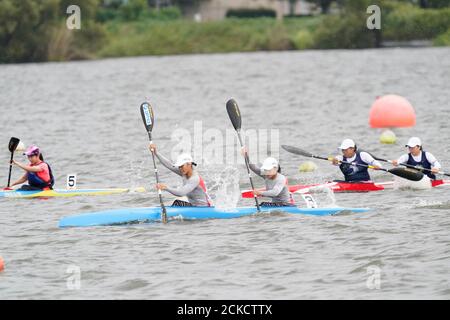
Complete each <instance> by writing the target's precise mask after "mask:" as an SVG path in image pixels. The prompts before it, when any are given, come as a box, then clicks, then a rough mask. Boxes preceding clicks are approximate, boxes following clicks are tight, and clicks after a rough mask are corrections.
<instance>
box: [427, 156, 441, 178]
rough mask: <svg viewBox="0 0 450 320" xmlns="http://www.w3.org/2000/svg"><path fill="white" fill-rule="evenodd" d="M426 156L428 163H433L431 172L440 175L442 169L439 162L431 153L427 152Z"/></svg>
mask: <svg viewBox="0 0 450 320" xmlns="http://www.w3.org/2000/svg"><path fill="white" fill-rule="evenodd" d="M425 156H426V157H427V160H428V162H429V163H431V172H433V173H438V172H439V170H440V169H441V164H440V163H439V161H437V159H436V157H435V156H433V155H432V154H431V153H429V152H427V153H426V154H425Z"/></svg>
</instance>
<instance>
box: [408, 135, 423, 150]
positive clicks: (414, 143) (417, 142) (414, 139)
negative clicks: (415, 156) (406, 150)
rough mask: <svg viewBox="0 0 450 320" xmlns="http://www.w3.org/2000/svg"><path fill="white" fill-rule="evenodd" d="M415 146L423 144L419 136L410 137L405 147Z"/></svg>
mask: <svg viewBox="0 0 450 320" xmlns="http://www.w3.org/2000/svg"><path fill="white" fill-rule="evenodd" d="M415 146H419V147H421V146H422V141H420V139H419V138H417V137H412V138H410V139H409V140H408V143H407V144H406V145H405V147H411V148H413V147H415Z"/></svg>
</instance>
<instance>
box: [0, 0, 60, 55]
mask: <svg viewBox="0 0 450 320" xmlns="http://www.w3.org/2000/svg"><path fill="white" fill-rule="evenodd" d="M57 12H58V0H43V1H39V2H37V1H32V0H21V1H14V0H0V21H1V22H0V63H2V62H25V61H42V60H44V59H45V56H46V49H45V43H47V42H48V28H49V26H51V25H52V24H54V23H55V20H56V16H57ZM42 44H44V45H42Z"/></svg>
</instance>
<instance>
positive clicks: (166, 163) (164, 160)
mask: <svg viewBox="0 0 450 320" xmlns="http://www.w3.org/2000/svg"><path fill="white" fill-rule="evenodd" d="M148 148H149V150H150V152H151V151H152V149H153V152H154V153H155V156H156V157H157V158H158V160H159V161H160V162H161V164H162V165H163V166H164V167H166V168H167V169H169V170H170V171H172V172H174V173H176V174H177V175H179V176H181V171H180V169H179V168H177V167H175V166H174V165H173V164H172V162H171V161H170V160H169V159H167V158H166V157H164V156H163V155H162V154H160V153H159V152H157V151H156V145H155V144H151V145H150V146H149V147H148Z"/></svg>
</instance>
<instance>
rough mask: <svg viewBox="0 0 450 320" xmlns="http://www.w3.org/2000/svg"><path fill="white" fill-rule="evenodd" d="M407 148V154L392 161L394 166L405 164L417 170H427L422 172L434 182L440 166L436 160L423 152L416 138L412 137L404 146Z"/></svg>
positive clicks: (420, 142)
mask: <svg viewBox="0 0 450 320" xmlns="http://www.w3.org/2000/svg"><path fill="white" fill-rule="evenodd" d="M405 147H407V148H408V150H409V153H407V154H404V155H402V156H401V157H400V158H398V159H397V160H394V161H392V164H393V165H394V166H398V165H399V164H402V163H403V164H407V165H410V166H415V167H418V168H423V169H428V170H430V171H428V170H423V173H424V174H426V175H427V176H428V177H429V178H430V179H433V180H436V175H435V174H436V173H438V172H439V170H440V169H441V164H440V163H439V162H438V161H437V160H436V158H435V157H434V156H433V155H432V154H431V153H429V152H427V151H424V150H423V147H422V141H421V140H420V139H419V138H418V137H412V138H410V139H409V141H408V143H407V144H406V145H405Z"/></svg>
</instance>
